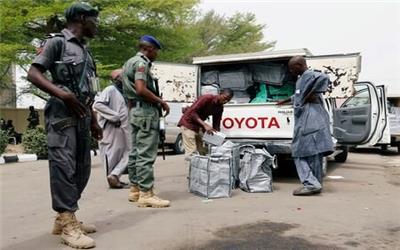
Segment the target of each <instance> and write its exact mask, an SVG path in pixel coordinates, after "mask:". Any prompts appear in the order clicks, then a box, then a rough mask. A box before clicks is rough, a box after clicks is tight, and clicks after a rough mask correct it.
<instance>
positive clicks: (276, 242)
mask: <svg viewBox="0 0 400 250" xmlns="http://www.w3.org/2000/svg"><path fill="white" fill-rule="evenodd" d="M296 227H297V225H292V224H286V223H275V222H270V221H262V222H258V223H253V224H245V225H240V226H233V227H226V228H221V229H219V230H218V231H216V232H215V233H214V235H215V238H216V239H214V240H211V241H208V242H206V243H204V244H203V245H198V246H189V245H184V246H179V247H178V249H180V250H183V249H196V250H197V249H198V250H202V249H207V250H208V249H215V250H218V249H229V250H230V249H234V250H240V249H324V250H326V249H342V248H340V247H337V246H333V245H324V244H315V243H312V242H310V241H309V240H306V239H303V238H300V237H296V236H285V235H284V233H285V232H286V231H288V230H290V229H292V228H296Z"/></svg>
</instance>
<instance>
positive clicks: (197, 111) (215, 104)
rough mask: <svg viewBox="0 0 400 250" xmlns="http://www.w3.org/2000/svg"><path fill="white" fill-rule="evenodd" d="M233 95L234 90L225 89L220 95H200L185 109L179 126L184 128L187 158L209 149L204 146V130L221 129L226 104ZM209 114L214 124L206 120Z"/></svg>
mask: <svg viewBox="0 0 400 250" xmlns="http://www.w3.org/2000/svg"><path fill="white" fill-rule="evenodd" d="M232 97H233V91H232V90H231V89H224V90H222V91H221V92H220V94H219V95H211V94H208V95H203V96H200V97H199V99H197V100H196V101H195V102H194V103H193V105H192V106H190V107H189V108H187V109H186V110H185V112H184V113H183V116H182V117H181V119H180V121H179V123H178V127H180V128H181V130H182V140H183V146H184V148H185V156H186V158H188V157H190V155H192V154H193V153H195V152H198V153H199V154H201V155H205V154H206V153H207V149H206V148H205V147H204V146H203V140H202V135H203V131H204V132H206V133H214V132H216V131H219V130H220V123H221V118H222V113H223V112H224V104H225V103H228V102H229V101H230V100H231V99H232ZM209 116H212V122H213V124H212V126H211V125H210V124H208V123H206V122H205V120H206V119H207V118H208V117H209Z"/></svg>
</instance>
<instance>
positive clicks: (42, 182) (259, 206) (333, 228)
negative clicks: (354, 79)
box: [0, 150, 400, 250]
mask: <svg viewBox="0 0 400 250" xmlns="http://www.w3.org/2000/svg"><path fill="white" fill-rule="evenodd" d="M0 173H1V218H0V220H1V239H0V242H1V243H0V244H1V247H2V249H7V250H8V249H17V250H23V249H69V248H68V247H66V246H63V245H61V244H60V243H59V238H58V237H57V236H53V235H51V234H50V233H49V232H50V229H51V226H52V222H53V219H54V215H55V214H54V213H53V212H52V211H51V210H50V198H49V184H48V179H49V177H48V170H47V162H46V161H38V162H34V163H16V164H7V165H1V166H0ZM186 175H187V169H186V167H185V165H184V163H183V157H182V156H168V157H167V160H166V161H163V160H162V159H161V158H160V157H159V159H158V160H157V164H156V185H157V189H158V193H159V195H160V196H161V197H163V198H167V199H170V200H171V201H172V207H170V208H166V209H151V208H146V209H144V208H137V207H136V206H135V204H134V203H129V202H128V201H127V192H128V190H109V189H107V185H106V182H105V174H104V172H103V169H102V168H101V165H100V161H99V158H98V157H95V158H94V159H93V171H92V176H91V180H90V182H89V185H88V187H87V189H86V191H85V193H84V194H83V198H82V201H81V204H80V205H81V210H80V211H79V212H78V213H77V216H78V217H79V218H80V219H81V220H84V221H88V222H91V223H94V224H95V225H96V226H97V227H98V230H99V231H98V232H97V233H95V234H93V237H94V239H95V240H96V243H97V248H96V249H107V250H109V249H112V250H117V249H121V250H125V249H400V157H399V156H397V155H394V154H393V155H391V154H389V155H380V154H377V152H375V151H368V150H367V151H365V150H364V151H361V152H357V153H351V154H350V155H349V159H348V161H347V162H346V163H345V164H336V163H330V168H329V170H328V176H342V177H344V178H343V179H329V178H326V179H325V183H324V185H325V187H324V192H323V193H322V194H321V195H319V196H315V197H294V196H292V195H291V192H292V190H293V189H295V188H296V187H298V185H299V184H298V180H297V177H296V176H293V175H282V174H280V175H279V176H278V177H276V178H275V179H274V188H275V191H274V192H273V193H267V194H260V193H259V194H248V193H245V192H242V191H240V190H235V191H234V192H233V196H232V198H228V199H218V200H213V201H207V200H204V199H202V198H199V197H197V196H194V195H192V194H190V193H188V192H187V183H186Z"/></svg>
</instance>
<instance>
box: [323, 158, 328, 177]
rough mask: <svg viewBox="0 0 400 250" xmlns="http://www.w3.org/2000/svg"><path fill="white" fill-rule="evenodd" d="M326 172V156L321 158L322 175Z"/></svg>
mask: <svg viewBox="0 0 400 250" xmlns="http://www.w3.org/2000/svg"><path fill="white" fill-rule="evenodd" d="M327 172H328V158H326V157H324V158H322V177H324V176H326V173H327Z"/></svg>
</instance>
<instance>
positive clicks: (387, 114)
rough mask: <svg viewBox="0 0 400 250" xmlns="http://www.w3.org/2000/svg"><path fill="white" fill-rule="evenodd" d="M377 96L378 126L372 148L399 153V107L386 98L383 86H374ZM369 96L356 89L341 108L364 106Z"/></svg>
mask: <svg viewBox="0 0 400 250" xmlns="http://www.w3.org/2000/svg"><path fill="white" fill-rule="evenodd" d="M369 83H370V84H372V85H373V86H375V88H376V90H377V96H378V98H379V107H380V109H379V117H380V118H379V124H378V127H377V130H378V131H379V133H377V138H378V140H377V141H376V144H374V145H373V146H374V147H381V149H382V150H384V151H386V150H387V149H388V147H390V146H393V147H396V148H397V150H398V152H399V153H400V107H395V106H394V104H393V103H392V102H391V101H389V100H388V98H387V88H386V87H385V86H384V85H375V84H373V83H371V82H369ZM368 95H369V94H368V93H367V92H366V91H365V89H363V88H357V89H356V92H355V94H354V96H352V97H350V98H348V99H347V100H346V101H345V102H344V103H343V105H342V106H354V105H355V104H357V105H360V104H361V105H365V104H367V103H368V102H370V97H369V96H368ZM363 146H364V147H365V146H367V147H370V146H371V145H370V144H368V145H360V146H354V147H352V148H356V147H363Z"/></svg>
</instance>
